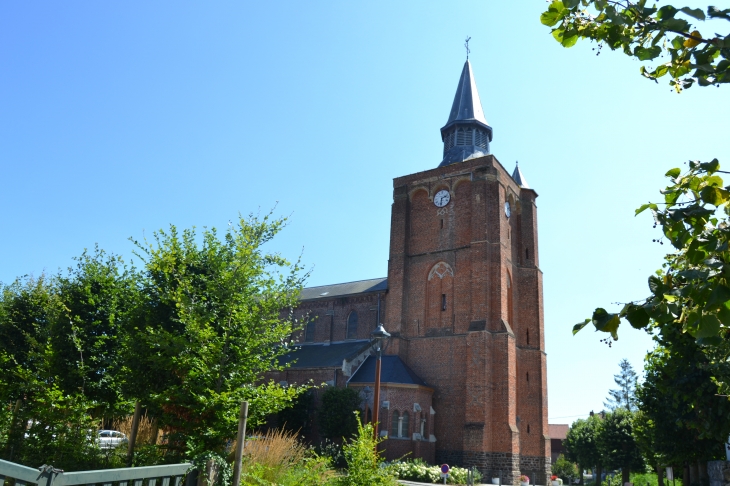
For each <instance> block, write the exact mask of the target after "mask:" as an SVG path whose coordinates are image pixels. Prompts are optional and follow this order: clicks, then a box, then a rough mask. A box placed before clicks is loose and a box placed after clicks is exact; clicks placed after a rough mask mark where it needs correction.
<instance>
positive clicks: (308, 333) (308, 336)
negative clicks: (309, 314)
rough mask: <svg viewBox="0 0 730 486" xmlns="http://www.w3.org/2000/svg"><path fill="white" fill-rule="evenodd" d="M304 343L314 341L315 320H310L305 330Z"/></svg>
mask: <svg viewBox="0 0 730 486" xmlns="http://www.w3.org/2000/svg"><path fill="white" fill-rule="evenodd" d="M304 341H305V342H308V343H311V342H312V341H314V319H310V320H309V322H307V326H306V327H305V328H304Z"/></svg>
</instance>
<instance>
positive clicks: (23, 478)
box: [0, 459, 196, 486]
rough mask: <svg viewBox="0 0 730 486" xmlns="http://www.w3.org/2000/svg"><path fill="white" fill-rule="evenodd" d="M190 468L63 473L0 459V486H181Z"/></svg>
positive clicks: (184, 465)
mask: <svg viewBox="0 0 730 486" xmlns="http://www.w3.org/2000/svg"><path fill="white" fill-rule="evenodd" d="M190 466H191V464H189V463H185V464H170V465H164V466H145V467H129V468H121V469H103V470H98V471H79V472H65V471H62V470H60V469H55V468H54V467H53V466H47V465H43V466H41V467H39V468H38V469H33V468H31V467H26V466H21V465H20V464H15V463H12V462H8V461H3V460H2V459H0V486H6V485H5V483H6V482H9V481H12V482H13V483H14V484H15V486H28V485H33V484H37V485H38V486H82V485H83V486H96V485H98V486H182V485H183V481H184V480H185V477H186V474H187V472H188V470H190ZM194 476H196V475H194V474H190V475H188V481H187V482H191V483H192V484H195V483H194V482H193V481H194V480H195V479H196V478H195V477H194ZM188 486H191V485H188Z"/></svg>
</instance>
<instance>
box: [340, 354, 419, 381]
mask: <svg viewBox="0 0 730 486" xmlns="http://www.w3.org/2000/svg"><path fill="white" fill-rule="evenodd" d="M382 360H383V361H382V362H381V365H380V382H381V383H397V384H405V385H422V386H428V385H426V382H425V381H423V380H422V379H421V378H420V377H419V376H418V375H417V374H416V373H414V371H413V370H412V369H410V368H409V367H408V365H406V364H405V363H404V362H403V361H402V360H401V359H400V358H399V357H398V356H383V357H382ZM375 361H376V360H375V358H374V357H373V356H368V357H367V358H366V359H365V361H364V362H363V364H362V365H360V368H358V370H357V371H356V372H355V374H354V375H352V378H350V380H349V381H348V383H351V384H352V383H374V382H375Z"/></svg>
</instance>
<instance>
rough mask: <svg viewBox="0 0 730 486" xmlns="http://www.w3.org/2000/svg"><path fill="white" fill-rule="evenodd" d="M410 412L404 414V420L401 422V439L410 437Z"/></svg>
mask: <svg viewBox="0 0 730 486" xmlns="http://www.w3.org/2000/svg"><path fill="white" fill-rule="evenodd" d="M408 419H409V416H408V412H403V418H402V419H401V421H400V425H401V427H400V435H399V437H408Z"/></svg>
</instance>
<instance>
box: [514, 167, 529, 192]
mask: <svg viewBox="0 0 730 486" xmlns="http://www.w3.org/2000/svg"><path fill="white" fill-rule="evenodd" d="M512 179H514V181H515V182H516V183H517V185H518V186H520V187H522V188H524V189H529V188H530V186H529V185H527V179H525V176H523V175H522V171H521V170H520V163H519V162H515V170H514V172H512Z"/></svg>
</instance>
